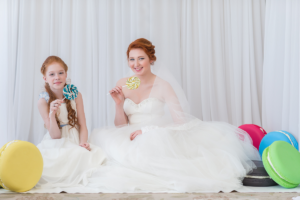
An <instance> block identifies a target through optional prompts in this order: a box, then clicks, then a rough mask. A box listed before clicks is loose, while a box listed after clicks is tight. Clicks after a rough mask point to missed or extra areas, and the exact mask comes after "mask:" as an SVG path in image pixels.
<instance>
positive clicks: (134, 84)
mask: <svg viewBox="0 0 300 200" xmlns="http://www.w3.org/2000/svg"><path fill="white" fill-rule="evenodd" d="M140 84H141V80H140V79H139V78H138V77H136V76H132V77H130V78H128V79H127V81H126V85H123V86H122V87H127V88H128V89H129V90H135V89H137V88H138V87H139V86H140ZM109 94H110V93H107V95H109Z"/></svg>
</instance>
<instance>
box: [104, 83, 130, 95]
mask: <svg viewBox="0 0 300 200" xmlns="http://www.w3.org/2000/svg"><path fill="white" fill-rule="evenodd" d="M122 87H126V85H123V86H122ZM109 94H110V93H107V94H106V95H109Z"/></svg>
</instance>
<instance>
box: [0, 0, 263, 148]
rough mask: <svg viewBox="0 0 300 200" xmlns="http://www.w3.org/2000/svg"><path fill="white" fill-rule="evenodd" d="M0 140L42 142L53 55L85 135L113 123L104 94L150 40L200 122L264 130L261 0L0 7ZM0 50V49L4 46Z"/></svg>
mask: <svg viewBox="0 0 300 200" xmlns="http://www.w3.org/2000/svg"><path fill="white" fill-rule="evenodd" d="M0 1H1V7H0V9H1V10H0V13H1V19H0V20H1V21H0V22H1V24H0V25H1V27H5V28H4V29H2V30H4V31H3V32H2V31H1V33H0V34H1V38H0V44H1V46H0V48H1V49H0V50H1V57H0V59H1V74H2V76H5V77H4V79H1V86H0V87H1V94H3V98H1V105H2V106H1V112H0V119H1V133H0V134H1V135H0V145H2V144H4V143H5V142H6V141H9V140H12V139H21V140H28V141H31V142H33V143H35V144H37V143H38V142H40V141H41V139H42V137H43V135H44V133H45V129H44V126H43V121H42V119H41V117H40V115H39V113H38V109H37V100H38V95H39V93H40V92H41V90H42V88H43V80H42V75H41V74H40V67H41V65H42V63H43V61H44V60H45V59H46V57H47V56H49V55H58V56H60V57H61V58H62V59H63V60H64V61H65V62H66V63H67V65H68V66H69V70H70V71H69V74H68V75H69V77H70V78H71V79H72V83H74V84H75V85H76V86H77V87H78V89H79V91H80V92H82V94H83V98H84V105H85V112H86V118H87V126H88V129H89V131H91V130H92V129H93V128H96V127H101V126H104V125H106V124H108V122H109V121H110V120H113V119H112V113H111V112H110V107H111V105H112V103H113V101H112V100H111V99H110V98H109V97H107V96H106V93H107V91H108V90H109V89H110V88H112V87H113V86H114V85H115V83H116V81H117V80H118V79H119V78H121V77H123V76H124V75H125V74H127V72H128V70H129V69H128V67H127V62H126V50H127V46H128V45H129V44H130V42H132V41H133V40H135V39H137V38H141V37H144V38H147V39H149V40H150V41H152V42H153V44H154V45H155V46H156V52H157V58H158V59H159V60H161V61H163V62H164V63H167V64H168V67H169V68H170V69H171V70H172V71H173V72H174V75H175V76H176V78H177V79H178V80H179V81H180V83H181V84H182V86H183V88H184V90H185V92H186V94H187V97H188V100H189V102H190V104H191V107H192V108H193V109H192V112H193V114H194V115H195V116H197V117H199V118H200V119H202V120H221V121H227V122H229V123H232V124H234V125H241V124H244V123H255V124H258V125H260V124H261V117H260V116H261V99H262V69H263V68H262V66H263V43H264V16H265V14H264V12H265V1H264V0H243V1H241V0H223V1H220V0H143V1H140V0H122V1H120V0H99V1H98V0H95V1H93V0H90V1H80V0H77V1H76V0H73V1H72V0H64V1H60V0H52V1H41V0H26V1H18V0H0ZM2 44H4V45H2Z"/></svg>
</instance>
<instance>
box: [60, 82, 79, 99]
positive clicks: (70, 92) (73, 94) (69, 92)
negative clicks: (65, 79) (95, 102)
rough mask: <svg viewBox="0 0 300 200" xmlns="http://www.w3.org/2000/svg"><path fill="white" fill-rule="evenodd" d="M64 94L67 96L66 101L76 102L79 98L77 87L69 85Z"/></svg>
mask: <svg viewBox="0 0 300 200" xmlns="http://www.w3.org/2000/svg"><path fill="white" fill-rule="evenodd" d="M63 94H64V96H65V98H66V99H69V100H74V99H76V98H77V96H78V90H77V87H76V86H75V85H73V84H67V85H66V86H65V87H64V90H63Z"/></svg>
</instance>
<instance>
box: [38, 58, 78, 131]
mask: <svg viewBox="0 0 300 200" xmlns="http://www.w3.org/2000/svg"><path fill="white" fill-rule="evenodd" d="M52 63H58V64H60V65H61V66H62V67H63V68H64V70H65V71H66V72H67V71H68V66H67V65H66V63H65V62H64V61H63V60H62V59H61V58H60V57H57V56H49V57H48V58H47V59H46V60H45V61H44V63H43V65H42V67H41V73H42V74H43V75H44V76H45V75H46V72H47V68H48V66H49V65H51V64H52ZM45 89H46V92H47V93H48V94H49V101H48V112H49V111H50V104H51V102H52V101H54V100H56V99H57V97H56V96H55V94H54V93H53V92H52V90H51V88H50V86H49V84H48V83H45ZM64 101H65V102H66V106H67V111H68V120H69V125H70V126H71V128H74V127H75V128H79V127H80V126H79V123H78V119H77V116H76V111H75V110H74V109H73V107H72V105H71V101H70V100H68V99H65V100H64ZM55 118H56V122H57V124H58V127H59V128H61V127H60V121H59V120H58V117H57V113H56V114H55Z"/></svg>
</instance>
